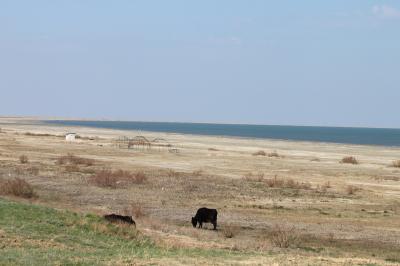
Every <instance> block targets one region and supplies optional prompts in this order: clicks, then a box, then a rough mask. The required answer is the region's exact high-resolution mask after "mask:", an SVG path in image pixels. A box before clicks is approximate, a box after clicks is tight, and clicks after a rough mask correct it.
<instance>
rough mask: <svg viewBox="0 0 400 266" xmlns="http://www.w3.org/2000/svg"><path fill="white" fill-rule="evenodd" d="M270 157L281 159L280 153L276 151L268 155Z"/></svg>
mask: <svg viewBox="0 0 400 266" xmlns="http://www.w3.org/2000/svg"><path fill="white" fill-rule="evenodd" d="M268 157H275V158H279V157H281V156H280V155H279V153H278V152H276V151H273V152H270V153H268Z"/></svg>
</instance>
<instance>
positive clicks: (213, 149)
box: [208, 148, 219, 151]
mask: <svg viewBox="0 0 400 266" xmlns="http://www.w3.org/2000/svg"><path fill="white" fill-rule="evenodd" d="M208 150H209V151H219V150H218V149H216V148H208Z"/></svg>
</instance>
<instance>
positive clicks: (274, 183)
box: [265, 176, 311, 189]
mask: <svg viewBox="0 0 400 266" xmlns="http://www.w3.org/2000/svg"><path fill="white" fill-rule="evenodd" d="M265 184H266V185H267V186H268V187H271V188H292V189H311V184H310V183H308V182H298V181H294V180H293V179H291V178H290V179H286V180H285V179H282V178H278V177H277V176H275V177H274V178H268V179H265Z"/></svg>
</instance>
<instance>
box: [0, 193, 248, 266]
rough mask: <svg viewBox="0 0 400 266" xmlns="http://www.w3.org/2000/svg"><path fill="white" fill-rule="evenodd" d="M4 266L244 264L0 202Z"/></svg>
mask: <svg viewBox="0 0 400 266" xmlns="http://www.w3.org/2000/svg"><path fill="white" fill-rule="evenodd" d="M0 240H1V241H0V265H5V264H7V265H10V264H11V265H12V264H17V265H46V264H49V263H51V264H53V265H54V264H58V265H60V264H62V265H68V264H84V265H85V264H87V265H93V264H111V263H112V264H115V263H116V264H125V263H132V262H135V261H149V260H151V259H166V258H168V259H171V262H172V261H175V260H176V261H178V260H179V261H180V262H181V263H185V258H187V259H188V260H193V259H196V258H198V259H199V260H203V259H207V260H208V259H213V258H217V257H218V258H219V259H227V260H231V259H232V260H244V259H246V257H248V256H247V255H246V254H243V253H232V252H228V251H223V250H202V249H179V250H178V249H168V250H167V249H165V248H161V247H158V246H156V245H155V244H153V243H152V242H151V241H150V240H149V239H147V238H146V237H144V236H142V235H140V233H138V232H136V230H134V229H132V227H127V226H115V225H112V224H108V223H106V222H104V221H103V220H102V219H101V218H100V217H98V216H94V215H80V214H76V213H72V212H69V211H58V210H54V209H50V208H46V207H41V206H35V205H30V204H21V203H15V202H10V201H8V200H3V199H0Z"/></svg>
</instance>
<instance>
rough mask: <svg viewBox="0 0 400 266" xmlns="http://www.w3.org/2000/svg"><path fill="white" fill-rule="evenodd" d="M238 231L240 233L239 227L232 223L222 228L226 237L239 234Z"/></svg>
mask: <svg viewBox="0 0 400 266" xmlns="http://www.w3.org/2000/svg"><path fill="white" fill-rule="evenodd" d="M237 233H238V230H237V228H236V227H234V226H232V225H227V226H224V228H223V229H222V234H223V235H224V237H225V238H233V237H234V236H236V235H237Z"/></svg>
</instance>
